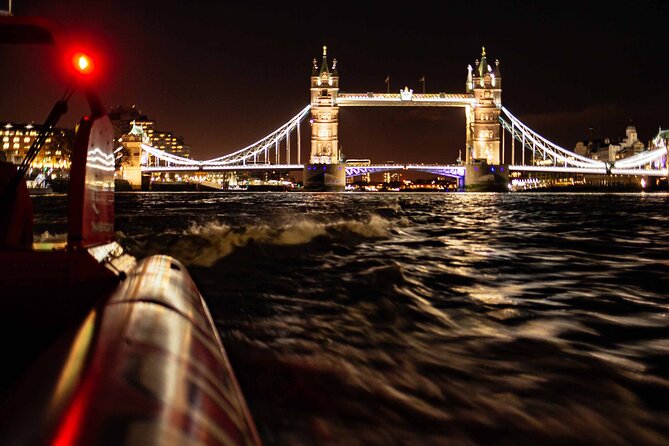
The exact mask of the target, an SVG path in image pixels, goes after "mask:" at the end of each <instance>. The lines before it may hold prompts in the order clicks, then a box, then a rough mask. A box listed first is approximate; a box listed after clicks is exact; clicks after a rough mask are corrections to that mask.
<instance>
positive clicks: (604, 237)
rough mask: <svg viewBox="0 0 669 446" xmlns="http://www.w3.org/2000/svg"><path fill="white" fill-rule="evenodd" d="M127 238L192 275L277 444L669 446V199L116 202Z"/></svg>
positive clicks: (44, 224) (41, 219)
mask: <svg viewBox="0 0 669 446" xmlns="http://www.w3.org/2000/svg"><path fill="white" fill-rule="evenodd" d="M33 199H34V203H35V222H36V226H35V232H36V237H37V238H38V239H42V240H46V239H53V238H54V237H56V238H57V237H61V236H62V234H63V233H64V232H65V230H66V226H65V224H64V222H63V220H62V218H61V217H60V216H59V215H60V214H61V213H64V209H65V206H66V197H64V196H59V195H54V196H38V197H33ZM116 224H117V235H118V239H119V241H120V243H121V244H122V245H123V246H124V247H126V248H127V249H128V250H129V251H130V253H132V254H134V255H135V256H136V257H138V258H142V257H144V256H147V255H151V254H155V253H163V254H170V255H172V256H174V257H176V258H177V259H179V260H181V261H182V262H183V263H184V264H185V265H187V267H188V269H189V271H190V273H191V275H192V276H193V278H194V279H195V282H196V283H197V284H198V286H199V288H200V291H201V292H202V294H203V296H204V297H205V300H206V301H207V303H208V305H209V307H210V310H211V312H212V315H213V317H214V319H215V321H216V324H217V326H218V329H219V331H220V334H221V337H222V340H223V343H224V345H225V347H226V349H227V352H228V354H229V356H230V360H231V363H232V365H233V368H234V370H235V373H236V375H237V378H238V379H239V381H240V384H241V386H242V391H243V392H244V395H245V397H246V399H247V401H248V404H249V407H250V410H251V413H252V415H253V417H254V419H255V421H256V424H257V426H258V430H259V432H260V435H261V437H262V439H263V441H264V442H265V443H266V444H280V445H312V444H346V445H357V444H360V445H362V444H379V445H381V444H383V445H388V444H407V445H409V444H411V445H415V444H425V445H428V444H429V445H434V444H607V445H611V444H658V445H660V444H669V299H668V298H667V296H668V293H667V289H668V288H669V237H668V236H667V234H669V194H666V193H658V194H613V193H611V194H603V193H602V194H598V193H594V194H569V193H560V194H558V193H555V194H553V193H536V194H532V193H527V194H525V193H501V194H494V193H490V194H485V193H481V194H473V193H434V194H433V193H425V194H421V193H414V194H410V193H407V194H403V193H369V194H365V193H342V194H327V193H323V194H318V193H297V192H295V193H117V194H116Z"/></svg>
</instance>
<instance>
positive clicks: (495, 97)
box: [466, 47, 502, 165]
mask: <svg viewBox="0 0 669 446" xmlns="http://www.w3.org/2000/svg"><path fill="white" fill-rule="evenodd" d="M475 65H476V67H475V68H474V69H472V66H471V65H469V66H468V67H467V70H468V74H467V83H466V89H467V93H469V94H471V95H473V96H474V98H475V99H476V104H475V105H474V106H473V107H472V108H471V109H470V110H467V112H468V113H467V115H468V116H467V154H466V163H467V164H475V163H477V162H481V161H485V162H486V163H487V164H492V165H495V164H499V163H500V136H501V126H500V124H499V114H500V112H501V108H502V76H501V75H500V72H499V61H498V60H496V61H495V67H494V68H493V67H491V66H490V65H489V64H488V58H487V56H486V52H485V47H484V48H482V50H481V61H480V62H479V61H478V60H476V63H475ZM472 71H473V72H472Z"/></svg>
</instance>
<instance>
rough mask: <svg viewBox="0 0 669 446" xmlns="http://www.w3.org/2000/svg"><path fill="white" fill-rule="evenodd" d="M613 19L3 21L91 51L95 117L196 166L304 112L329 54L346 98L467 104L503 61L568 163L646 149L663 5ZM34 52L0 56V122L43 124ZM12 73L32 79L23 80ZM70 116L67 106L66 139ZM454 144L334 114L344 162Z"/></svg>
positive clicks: (78, 13) (504, 14) (196, 4)
mask: <svg viewBox="0 0 669 446" xmlns="http://www.w3.org/2000/svg"><path fill="white" fill-rule="evenodd" d="M228 3H229V4H228ZM616 3H618V2H606V3H604V2H601V3H600V2H520V1H504V2H502V1H500V2H493V1H488V2H464V1H458V2H449V1H441V2H437V3H431V2H406V3H403V5H402V6H401V7H399V8H398V7H394V6H392V5H391V4H390V3H387V4H383V3H381V2H374V4H373V5H369V4H366V3H363V2H357V3H348V2H337V1H330V2H309V3H304V2H272V3H271V4H267V5H266V4H261V3H260V2H224V1H216V2H214V1H211V2H204V1H189V2H186V1H126V0H113V1H105V2H102V1H91V0H58V1H53V0H50V1H49V0H32V1H29V0H14V5H13V9H14V14H15V15H42V16H45V17H48V18H51V19H54V20H55V21H57V22H58V23H59V24H61V25H63V26H64V27H65V28H67V29H68V30H72V31H74V32H76V34H78V35H79V36H81V37H82V38H85V37H88V38H90V39H91V41H92V42H93V46H94V47H95V48H96V51H97V53H98V54H99V55H100V57H101V60H100V63H99V66H100V72H101V79H100V87H99V91H100V93H101V96H102V98H103V101H104V102H105V104H107V105H108V106H113V105H120V104H124V105H133V104H135V105H136V106H137V107H138V108H139V109H140V110H141V111H142V112H143V113H145V114H148V115H149V116H150V117H151V118H153V119H154V120H156V121H157V128H158V129H159V130H171V131H173V132H174V133H176V134H177V135H182V136H184V138H185V140H186V143H188V144H190V145H191V146H192V148H193V156H194V157H195V158H197V159H206V158H211V157H214V156H218V155H222V154H225V153H229V152H231V151H233V150H236V149H239V148H242V147H244V146H246V145H248V144H249V143H252V142H253V141H256V140H258V139H259V138H261V137H263V136H265V135H266V134H267V133H269V132H270V131H272V130H274V129H275V128H277V127H278V126H279V125H281V124H282V123H284V122H285V121H287V120H288V119H289V118H290V117H292V116H293V115H294V114H296V113H297V112H298V111H299V110H300V109H302V107H304V106H305V105H306V104H307V103H308V101H309V75H310V72H311V61H312V59H313V58H314V57H316V58H318V59H319V60H320V56H321V47H322V46H323V45H327V46H328V55H329V58H330V62H331V61H332V58H337V59H338V69H339V73H340V89H341V91H342V92H367V91H377V92H383V91H385V90H386V86H385V83H384V80H385V78H386V75H390V79H391V90H392V91H394V92H396V91H398V90H399V89H400V88H403V87H404V86H408V87H409V88H413V89H414V91H415V92H420V91H421V90H422V86H421V85H420V84H419V82H418V79H420V78H421V76H425V77H426V91H427V92H447V93H463V92H464V88H465V87H464V84H465V78H466V74H467V70H466V67H467V64H472V65H473V64H474V60H475V59H477V58H479V57H480V54H481V46H483V45H484V46H485V47H486V50H487V53H488V57H489V59H488V60H489V61H490V62H492V61H494V59H499V60H500V69H501V73H502V79H503V92H502V102H503V104H504V105H505V106H506V107H507V108H508V109H509V110H510V111H511V112H512V113H514V114H515V115H516V116H518V117H519V118H520V119H521V120H522V121H524V122H525V123H526V124H528V125H529V126H530V127H532V128H533V129H535V130H536V131H538V132H539V133H541V134H542V135H543V136H545V137H547V138H548V139H550V140H552V141H554V142H556V143H558V144H561V145H563V146H565V147H568V148H573V147H574V145H575V143H576V142H577V141H579V140H583V139H587V138H588V137H589V136H590V134H592V136H593V137H595V138H598V137H605V136H610V137H621V136H624V131H625V127H626V126H627V125H628V124H629V123H630V122H632V123H633V124H634V125H635V126H636V127H637V130H638V132H639V136H640V138H641V139H642V141H644V142H647V141H648V140H649V139H650V138H652V137H653V136H654V135H655V133H656V132H657V129H658V127H660V126H662V127H665V128H666V127H669V107H667V103H668V100H669V94H668V93H669V89H668V88H667V84H668V83H669V76H668V73H669V62H668V57H667V54H669V52H668V51H667V50H668V49H669V39H668V38H667V36H668V35H669V34H668V29H669V28H668V25H667V23H669V22H667V18H668V17H669V6H668V5H669V3H668V2H660V1H657V2H656V1H646V2H643V1H639V2H634V3H631V2H624V3H627V6H619V5H616ZM29 50H30V54H27V55H26V54H24V53H21V55H19V54H18V53H17V52H16V51H14V50H11V49H6V48H3V49H2V52H1V53H0V54H2V56H1V57H2V59H3V63H2V65H1V66H2V67H3V69H2V73H0V82H1V84H2V87H1V88H2V93H1V94H2V101H1V104H0V120H13V121H23V122H26V121H42V120H43V119H44V118H45V117H46V114H47V112H48V110H49V108H50V106H51V104H52V103H53V102H54V101H55V100H56V99H57V98H58V97H59V96H60V95H61V94H62V91H63V90H64V83H63V82H62V81H60V83H59V82H57V81H58V80H59V79H58V77H59V76H55V75H53V67H54V66H55V65H56V63H55V61H54V60H53V57H51V58H46V57H45V56H44V54H46V53H45V52H44V50H40V49H33V48H31V49H29ZM40 59H43V60H40ZM17 66H18V67H20V68H29V69H30V72H31V73H30V74H29V75H28V76H25V74H22V77H19V75H18V74H17V72H16V70H14V69H12V68H10V67H17ZM35 67H39V68H37V69H35ZM80 110H83V108H82V107H81V105H80V104H79V103H77V102H75V103H73V104H72V109H71V111H70V113H68V115H67V117H66V118H65V119H64V120H63V121H62V122H61V125H63V126H71V125H73V124H74V122H76V121H77V119H78V115H80V114H81V111H80ZM307 126H308V124H306V125H305V127H304V128H303V130H305V131H303V160H304V159H305V158H306V155H307V153H308V127H307ZM590 128H592V130H589V129H590ZM464 140H465V131H464V112H463V111H462V109H457V108H448V109H422V108H344V109H342V111H341V113H340V144H341V145H342V149H343V152H344V154H345V155H346V156H347V157H349V158H362V157H365V158H372V160H373V161H376V162H381V161H386V160H394V161H416V162H453V161H455V158H456V157H457V153H458V149H461V148H463V147H464V144H465V141H464Z"/></svg>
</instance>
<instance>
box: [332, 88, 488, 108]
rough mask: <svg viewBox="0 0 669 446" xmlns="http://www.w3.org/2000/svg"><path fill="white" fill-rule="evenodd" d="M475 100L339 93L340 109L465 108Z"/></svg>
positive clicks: (429, 95)
mask: <svg viewBox="0 0 669 446" xmlns="http://www.w3.org/2000/svg"><path fill="white" fill-rule="evenodd" d="M475 102H476V99H474V97H472V96H471V95H468V94H447V93H371V92H370V93H339V94H338V95H337V105H339V106H340V107H466V106H468V105H473V104H474V103H475Z"/></svg>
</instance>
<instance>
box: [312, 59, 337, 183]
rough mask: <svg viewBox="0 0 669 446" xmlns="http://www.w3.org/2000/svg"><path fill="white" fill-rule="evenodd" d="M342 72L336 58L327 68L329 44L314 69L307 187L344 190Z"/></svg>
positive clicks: (314, 62) (315, 62)
mask: <svg viewBox="0 0 669 446" xmlns="http://www.w3.org/2000/svg"><path fill="white" fill-rule="evenodd" d="M338 92H339V73H338V72H337V59H334V60H333V63H332V67H331V68H328V60H327V47H325V46H324V47H323V60H322V61H321V65H320V67H319V66H318V62H317V61H316V59H314V61H313V67H312V71H311V121H310V122H311V156H310V159H309V164H307V165H305V167H304V187H305V189H307V190H321V191H322V190H327V191H343V190H344V188H345V187H346V168H345V166H344V164H343V160H342V159H341V154H340V152H339V133H338V126H339V106H338V105H337V94H338Z"/></svg>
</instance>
